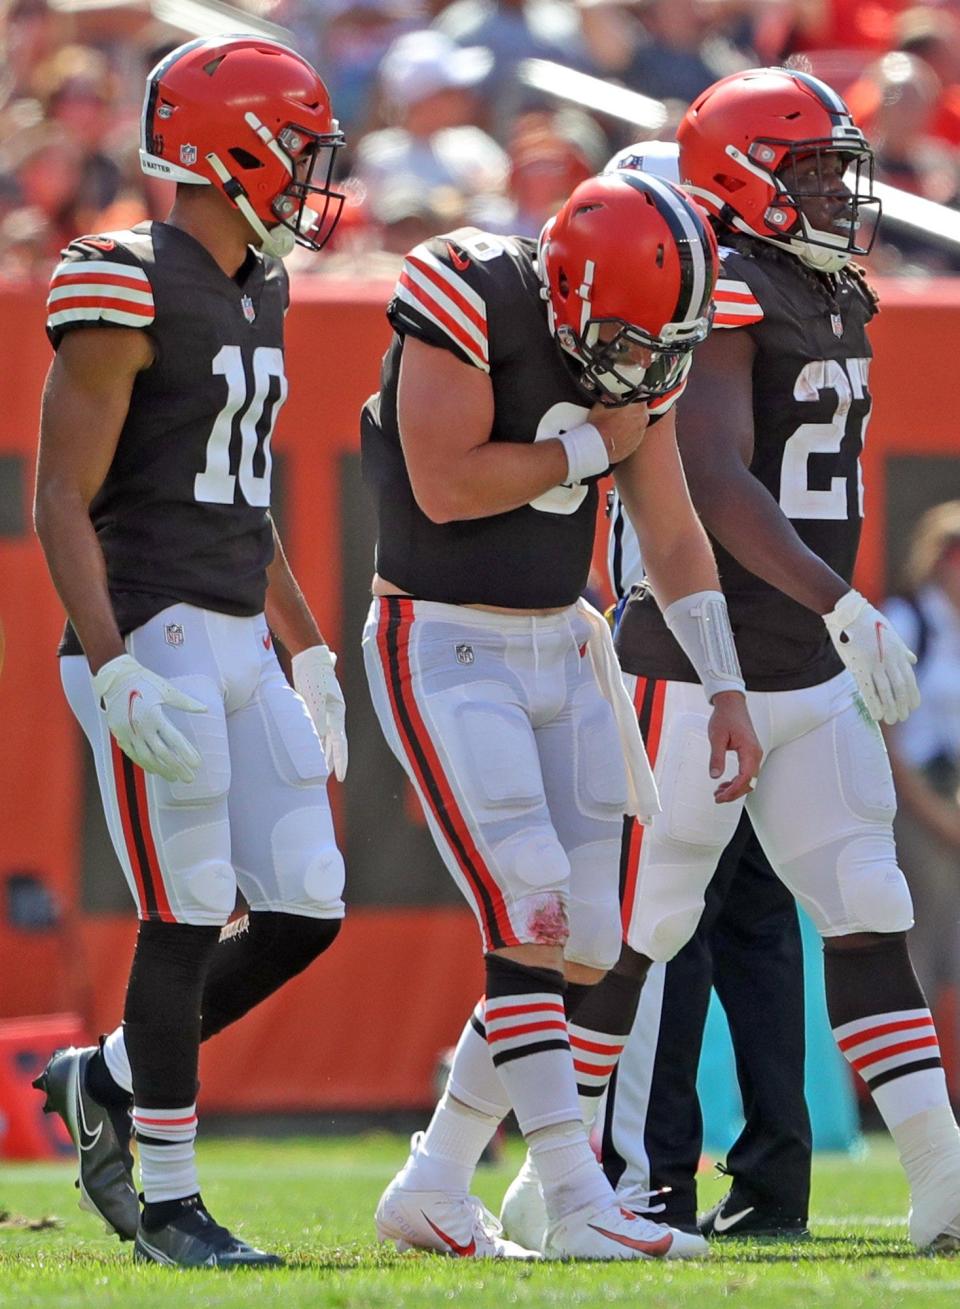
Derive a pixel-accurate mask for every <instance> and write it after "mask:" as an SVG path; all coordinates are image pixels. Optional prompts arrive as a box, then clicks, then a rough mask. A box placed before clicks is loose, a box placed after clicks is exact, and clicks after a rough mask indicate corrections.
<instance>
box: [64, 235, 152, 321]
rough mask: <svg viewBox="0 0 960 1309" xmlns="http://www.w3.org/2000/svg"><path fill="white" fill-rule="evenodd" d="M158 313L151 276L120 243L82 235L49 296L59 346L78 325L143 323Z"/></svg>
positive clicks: (67, 255)
mask: <svg viewBox="0 0 960 1309" xmlns="http://www.w3.org/2000/svg"><path fill="white" fill-rule="evenodd" d="M154 316H155V307H154V302H153V290H152V288H151V286H150V279H149V278H148V277H147V274H146V272H145V271H144V269H143V267H142V265H141V264H140V263H139V261H138V260H137V259H136V258H135V256H134V255H132V254H131V253H130V252H129V251H128V250H125V249H124V248H123V247H122V246H120V245H118V244H117V242H115V241H112V240H108V239H105V238H100V237H95V238H81V239H80V240H77V241H73V242H71V244H70V245H69V246H68V247H67V249H66V250H65V251H64V252H63V257H62V258H61V260H60V263H59V264H57V266H56V268H55V269H54V271H53V277H52V278H51V279H50V292H49V294H48V296H47V334H48V335H49V337H50V339H51V341H53V344H54V346H57V345H59V343H60V340H61V339H62V336H63V334H64V332H65V331H68V330H70V329H72V328H74V327H86V326H91V325H97V324H102V325H104V326H107V327H141V328H143V327H149V326H150V324H151V323H152V322H153V320H154Z"/></svg>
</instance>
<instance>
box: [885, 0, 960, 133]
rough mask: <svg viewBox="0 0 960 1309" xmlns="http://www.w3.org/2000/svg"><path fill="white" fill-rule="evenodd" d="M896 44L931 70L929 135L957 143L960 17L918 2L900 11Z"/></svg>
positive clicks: (896, 29) (959, 123) (959, 87)
mask: <svg viewBox="0 0 960 1309" xmlns="http://www.w3.org/2000/svg"><path fill="white" fill-rule="evenodd" d="M895 42H896V48H897V49H898V50H901V51H903V53H904V54H909V55H912V56H913V57H914V58H915V59H919V60H922V61H923V63H924V64H925V65H926V66H927V67H928V68H930V69H931V70H932V72H933V73H934V75H935V76H936V78H937V80H938V81H939V83H940V96H939V99H938V102H937V105H936V108H935V110H934V112H933V115H932V117H931V120H930V122H929V124H928V130H929V131H930V134H931V136H936V137H939V138H941V139H942V140H944V141H949V143H950V144H951V145H953V146H957V145H960V18H958V17H957V15H956V14H955V13H950V12H948V11H947V10H945V9H933V8H931V7H930V6H928V5H918V6H916V8H914V9H908V10H907V11H906V13H904V14H901V16H900V17H899V19H898V20H897V24H896V28H895Z"/></svg>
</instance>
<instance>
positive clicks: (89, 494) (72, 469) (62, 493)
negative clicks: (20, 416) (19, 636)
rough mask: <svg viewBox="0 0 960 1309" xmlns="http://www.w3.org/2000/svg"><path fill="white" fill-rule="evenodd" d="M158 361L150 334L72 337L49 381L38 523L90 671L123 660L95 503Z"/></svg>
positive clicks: (108, 330)
mask: <svg viewBox="0 0 960 1309" xmlns="http://www.w3.org/2000/svg"><path fill="white" fill-rule="evenodd" d="M152 362H153V347H152V346H151V344H150V339H149V337H148V336H147V334H146V333H145V332H141V331H138V330H136V329H131V328H124V327H116V328H115V327H104V328H101V329H99V330H97V331H86V332H71V333H69V334H68V335H67V336H66V338H65V339H64V341H63V343H62V345H61V347H60V349H59V351H58V352H57V355H56V357H55V358H54V361H53V363H52V364H51V366H50V371H49V373H48V374H47V381H46V385H45V387H44V393H43V408H42V411H41V418H40V451H39V456H38V461H37V489H36V499H35V502H34V522H35V525H36V531H37V535H38V536H39V538H40V541H41V544H42V545H43V549H44V553H45V555H46V558H47V565H48V567H49V569H50V573H51V576H52V577H53V582H54V585H55V586H56V588H57V592H58V594H59V596H60V599H61V600H62V602H63V606H64V608H65V609H66V611H67V613H68V614H69V616H70V621H71V622H72V623H73V625H74V628H75V629H76V632H77V635H78V637H79V638H80V641H81V643H82V645H83V648H84V650H85V652H86V655H87V659H88V661H89V663H90V669H91V672H94V673H96V672H97V671H98V669H100V668H101V667H102V666H103V665H104V664H105V663H107V662H109V660H111V659H114V658H116V657H117V656H118V655H122V654H123V652H124V646H123V640H122V638H121V636H120V632H119V630H118V628H117V623H116V619H115V617H114V613H113V607H112V605H111V603H110V595H109V592H108V590H107V574H106V568H105V566H104V560H103V553H102V551H101V549H100V545H99V543H98V541H97V535H96V532H95V531H94V529H93V525H92V523H91V521H90V514H89V508H90V502H91V501H92V499H93V497H94V496H95V495H96V493H97V491H98V490H99V489H100V486H101V484H102V482H103V479H104V477H105V476H106V474H107V470H108V469H109V467H110V464H111V462H112V460H113V456H114V452H115V451H116V448H117V441H118V439H119V436H120V431H121V428H122V427H123V424H124V420H125V419H126V416H127V410H128V408H129V405H130V395H131V392H132V390H133V384H134V381H135V380H136V377H137V374H138V373H139V372H140V371H141V370H142V369H144V368H148V367H149V366H150V364H151V363H152Z"/></svg>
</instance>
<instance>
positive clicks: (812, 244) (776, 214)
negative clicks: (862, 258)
mask: <svg viewBox="0 0 960 1309" xmlns="http://www.w3.org/2000/svg"><path fill="white" fill-rule="evenodd" d="M677 141H678V142H679V145H680V179H681V181H682V183H683V185H684V186H685V187H686V188H687V189H688V190H689V191H690V193H691V194H692V195H693V196H695V197H696V199H697V200H698V201H699V202H700V203H701V204H702V205H703V207H704V208H705V209H706V210H707V211H708V213H710V214H712V215H713V216H714V217H715V218H717V219H718V220H719V221H720V223H721V224H722V225H723V226H725V227H728V228H732V229H733V230H734V231H738V232H747V233H749V234H750V235H751V236H756V237H760V238H761V239H762V240H764V241H773V242H776V244H777V245H781V246H783V247H784V248H785V249H787V250H789V251H790V252H791V253H792V254H794V255H796V256H797V258H799V259H801V260H802V261H803V262H804V263H805V264H807V265H808V266H810V267H811V268H815V269H817V270H819V271H820V272H825V273H832V272H837V271H838V270H839V269H840V268H842V267H843V266H844V265H845V264H846V263H847V262H848V261H849V260H850V259H851V258H852V257H853V256H855V255H865V254H868V253H869V251H870V249H871V247H872V245H873V241H874V237H875V235H876V229H877V223H878V221H879V218H880V201H879V199H877V198H876V197H875V196H874V194H873V151H872V150H871V149H870V146H869V144H868V142H867V139H866V137H865V136H864V135H863V132H862V131H861V130H860V128H859V127H858V126H857V125H856V123H855V122H854V121H853V119H852V118H851V116H850V111H849V110H848V109H847V106H846V105H845V104H844V102H843V101H842V100H841V98H840V97H839V96H838V95H837V93H836V92H835V91H833V90H832V89H831V88H830V87H829V86H827V84H826V83H825V82H821V81H820V80H819V78H816V77H812V76H811V75H810V74H809V73H803V72H798V71H797V70H796V69H792V68H755V69H750V70H748V71H747V72H743V73H734V74H733V75H732V76H730V77H725V78H722V79H721V81H719V82H715V83H714V84H713V86H710V87H708V88H707V89H706V91H704V92H703V93H702V94H701V95H700V96H698V97H697V99H696V100H694V102H693V104H692V105H691V106H690V108H689V109H688V110H687V112H686V114H685V115H684V118H683V121H682V123H681V124H680V127H679V128H678V129H677ZM845 179H849V181H848V180H845Z"/></svg>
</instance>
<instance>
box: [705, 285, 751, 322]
mask: <svg viewBox="0 0 960 1309" xmlns="http://www.w3.org/2000/svg"><path fill="white" fill-rule="evenodd" d="M713 302H714V306H715V310H714V316H713V325H714V327H752V326H754V325H755V324H756V323H759V322H760V321H761V319H762V318H763V310H762V309H761V308H760V303H759V301H758V300H757V297H756V296H755V295H754V294H753V292H752V291H751V290H750V287H749V286H748V285H747V284H746V282H744V281H743V279H742V278H738V277H721V278H720V279H719V280H718V282H717V287H716V290H715V291H714V293H713Z"/></svg>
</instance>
